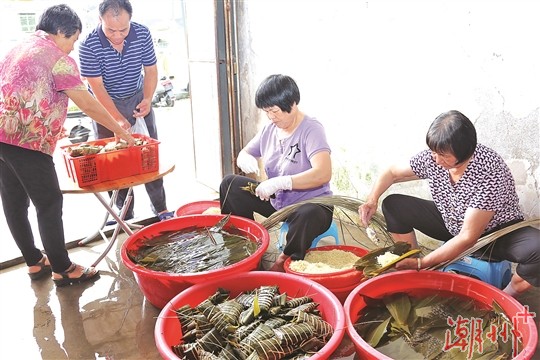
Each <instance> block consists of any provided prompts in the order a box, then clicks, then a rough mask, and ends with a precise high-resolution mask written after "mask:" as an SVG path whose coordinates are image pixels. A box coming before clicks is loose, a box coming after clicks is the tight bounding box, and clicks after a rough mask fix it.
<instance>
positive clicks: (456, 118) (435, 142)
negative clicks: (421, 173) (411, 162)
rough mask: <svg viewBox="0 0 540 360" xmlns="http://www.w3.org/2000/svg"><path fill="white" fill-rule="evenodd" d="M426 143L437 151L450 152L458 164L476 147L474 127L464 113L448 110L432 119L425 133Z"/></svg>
mask: <svg viewBox="0 0 540 360" xmlns="http://www.w3.org/2000/svg"><path fill="white" fill-rule="evenodd" d="M426 144H427V146H428V147H429V148H430V149H431V150H432V151H435V152H437V153H451V154H452V155H454V156H455V158H456V159H457V164H460V163H462V162H464V161H465V160H467V159H468V158H470V157H471V156H472V154H473V153H474V150H475V149H476V129H475V128H474V125H473V123H472V122H471V120H469V119H468V118H467V117H466V116H465V115H463V114H462V113H460V112H459V111H457V110H450V111H448V112H445V113H442V114H441V115H439V116H437V118H436V119H435V120H434V121H433V123H432V124H431V126H430V127H429V130H428V132H427V135H426Z"/></svg>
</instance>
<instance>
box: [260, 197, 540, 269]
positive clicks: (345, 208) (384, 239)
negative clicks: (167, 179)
mask: <svg viewBox="0 0 540 360" xmlns="http://www.w3.org/2000/svg"><path fill="white" fill-rule="evenodd" d="M309 203H311V204H320V205H326V206H333V207H334V217H335V218H338V219H339V221H340V223H347V224H349V225H353V226H355V227H357V228H358V229H360V230H361V231H362V232H363V233H364V235H365V238H367V239H370V240H371V238H372V237H370V236H369V235H368V231H367V229H366V228H365V227H364V226H363V225H362V224H361V223H360V222H359V220H360V217H359V215H358V207H359V206H361V205H363V204H364V201H362V200H360V199H357V198H353V197H348V196H342V195H331V196H320V197H315V198H312V199H309V200H305V201H301V202H298V203H296V204H292V205H289V206H286V207H284V208H282V209H280V210H278V211H276V212H275V213H274V214H272V215H271V216H269V217H268V218H266V219H265V220H264V221H263V222H262V223H261V224H262V226H264V227H265V228H266V229H267V230H272V229H274V228H277V227H279V226H281V222H282V221H285V220H286V219H287V217H288V216H289V215H290V214H291V213H292V212H293V211H294V210H296V209H297V208H298V207H300V206H302V205H303V204H309ZM539 225H540V219H533V220H526V221H522V222H519V223H517V224H514V225H511V226H508V227H506V228H504V229H501V230H498V231H495V232H493V233H491V234H489V235H486V236H484V237H481V238H480V239H478V241H477V243H476V244H475V245H474V246H473V247H471V248H470V249H467V250H465V251H463V252H462V253H460V254H459V255H457V256H456V257H455V258H453V259H450V260H448V261H445V262H443V263H440V264H438V265H435V266H432V267H430V268H428V270H436V269H439V268H442V267H444V266H446V265H449V264H451V263H453V262H455V261H458V260H460V259H461V258H463V257H465V256H468V255H471V254H472V253H474V252H475V251H477V250H479V249H481V248H482V247H484V246H486V245H489V244H490V243H492V242H493V241H495V240H497V239H498V238H500V237H501V236H504V235H506V234H508V233H510V232H512V231H514V230H517V229H519V228H522V227H526V226H539ZM369 226H370V227H371V228H373V229H374V230H375V231H376V234H377V237H378V239H379V240H380V242H372V243H371V244H368V245H370V246H368V247H369V248H370V249H373V248H374V247H375V248H381V247H383V246H388V245H391V244H393V243H394V240H393V238H392V236H391V235H390V233H389V232H388V231H387V230H386V222H385V220H384V217H383V216H382V214H380V213H379V212H376V213H375V214H374V215H373V217H372V219H371V223H370V225H369ZM372 241H373V240H372ZM363 245H366V243H365V242H364V243H363Z"/></svg>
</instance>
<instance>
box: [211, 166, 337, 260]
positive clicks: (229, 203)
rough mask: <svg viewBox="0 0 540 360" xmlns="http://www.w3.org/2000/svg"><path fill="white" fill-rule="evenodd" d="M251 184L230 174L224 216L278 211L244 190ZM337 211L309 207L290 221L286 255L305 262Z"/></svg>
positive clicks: (222, 190) (222, 194)
mask: <svg viewBox="0 0 540 360" xmlns="http://www.w3.org/2000/svg"><path fill="white" fill-rule="evenodd" d="M248 182H252V183H253V182H256V181H255V180H253V179H251V178H249V177H246V176H241V175H227V176H225V177H224V178H223V181H222V182H221V185H220V187H219V201H220V205H221V213H222V214H232V215H237V216H242V217H245V218H248V219H252V220H253V219H254V213H258V214H260V215H262V216H264V217H269V216H270V215H272V214H273V213H275V212H276V211H277V210H276V209H275V208H274V207H273V206H272V205H271V204H270V202H269V201H264V200H261V199H259V198H258V197H257V196H255V195H253V194H251V193H250V192H248V191H245V190H242V189H241V187H243V186H246V185H247V183H248ZM333 213H334V209H333V207H327V206H323V205H319V204H305V205H302V206H300V207H299V208H298V209H296V210H295V211H294V212H293V213H291V214H290V215H289V217H288V218H287V223H288V224H289V231H288V232H287V237H286V239H287V244H286V245H285V248H284V249H283V253H284V254H285V255H287V256H290V257H291V259H292V260H302V259H303V258H304V256H305V254H306V251H307V250H308V249H309V248H310V246H311V243H312V242H313V239H315V238H316V237H317V236H319V235H320V234H322V233H324V232H325V231H326V230H328V228H329V227H330V224H331V223H332V218H333Z"/></svg>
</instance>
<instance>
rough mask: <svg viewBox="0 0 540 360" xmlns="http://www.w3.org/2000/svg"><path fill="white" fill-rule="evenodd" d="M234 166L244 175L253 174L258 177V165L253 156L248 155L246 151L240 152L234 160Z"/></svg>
mask: <svg viewBox="0 0 540 360" xmlns="http://www.w3.org/2000/svg"><path fill="white" fill-rule="evenodd" d="M236 165H238V167H239V168H240V170H242V171H243V172H245V173H246V174H251V173H255V174H257V175H259V163H258V162H257V159H255V157H254V156H252V155H250V154H248V153H247V152H246V151H244V150H242V151H240V154H238V158H237V159H236Z"/></svg>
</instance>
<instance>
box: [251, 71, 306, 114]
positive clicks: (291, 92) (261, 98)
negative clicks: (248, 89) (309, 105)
mask: <svg viewBox="0 0 540 360" xmlns="http://www.w3.org/2000/svg"><path fill="white" fill-rule="evenodd" d="M295 103H296V105H298V103H300V90H299V89H298V85H296V82H295V81H294V80H293V79H292V78H291V77H289V76H287V75H281V74H277V75H270V76H269V77H267V78H266V79H264V81H263V82H262V83H261V85H259V88H258V89H257V92H256V94H255V105H257V107H258V108H259V109H265V108H270V107H272V106H277V107H279V108H280V109H281V111H284V112H287V113H290V112H291V109H292V106H293V104H295Z"/></svg>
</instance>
